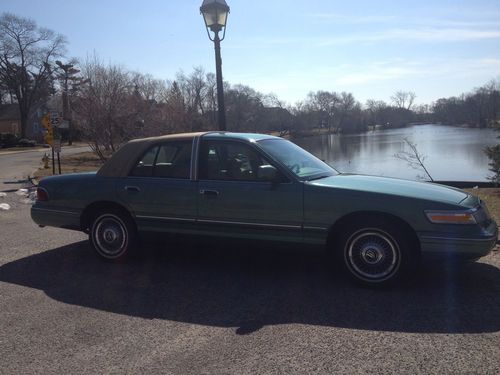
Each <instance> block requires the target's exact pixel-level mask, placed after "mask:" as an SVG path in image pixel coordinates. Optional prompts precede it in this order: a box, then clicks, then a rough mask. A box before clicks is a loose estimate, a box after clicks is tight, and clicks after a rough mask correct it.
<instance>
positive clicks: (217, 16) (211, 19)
mask: <svg viewBox="0 0 500 375" xmlns="http://www.w3.org/2000/svg"><path fill="white" fill-rule="evenodd" d="M200 12H201V14H202V15H203V19H204V20H205V26H206V28H207V34H208V38H209V39H210V40H211V41H212V42H214V46H215V71H216V77H217V107H218V113H219V130H222V131H225V130H226V108H225V105H224V86H223V80H222V58H221V56H220V42H222V41H223V40H224V37H225V36H226V23H227V16H228V14H229V6H228V5H227V4H226V1H225V0H203V4H202V5H201V7H200ZM210 31H212V32H213V37H212V35H211V34H210ZM221 31H223V34H222V38H221V37H220V36H219V32H221Z"/></svg>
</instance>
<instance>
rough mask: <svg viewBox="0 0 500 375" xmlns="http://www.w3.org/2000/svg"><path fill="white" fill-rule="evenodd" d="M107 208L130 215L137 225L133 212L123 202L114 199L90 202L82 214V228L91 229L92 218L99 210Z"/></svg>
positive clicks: (86, 230)
mask: <svg viewBox="0 0 500 375" xmlns="http://www.w3.org/2000/svg"><path fill="white" fill-rule="evenodd" d="M106 210H110V211H118V212H120V213H121V214H123V215H126V216H128V217H129V218H130V219H131V221H132V222H133V223H134V225H135V220H133V217H132V214H131V213H130V211H129V210H128V209H127V208H125V207H124V206H123V205H122V204H120V203H117V202H113V201H97V202H93V203H91V204H89V205H88V206H87V207H85V209H84V210H83V211H82V214H81V215H80V227H81V230H82V231H84V232H85V233H88V232H89V230H90V226H91V225H92V219H93V218H94V217H95V215H96V214H97V213H98V212H102V211H106Z"/></svg>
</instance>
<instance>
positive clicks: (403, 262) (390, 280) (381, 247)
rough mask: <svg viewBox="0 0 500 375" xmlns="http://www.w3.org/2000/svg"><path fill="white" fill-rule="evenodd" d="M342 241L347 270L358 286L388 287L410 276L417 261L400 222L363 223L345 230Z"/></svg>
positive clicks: (341, 248)
mask: <svg viewBox="0 0 500 375" xmlns="http://www.w3.org/2000/svg"><path fill="white" fill-rule="evenodd" d="M343 232H344V233H343V234H341V236H340V240H339V241H338V248H337V251H339V252H340V254H338V255H341V258H342V259H341V260H342V264H343V266H344V269H345V271H347V273H348V274H349V276H350V277H351V278H352V279H353V280H354V281H355V282H357V283H359V284H361V285H364V286H370V287H386V286H389V285H393V284H395V283H396V282H398V281H400V280H401V279H402V278H403V277H404V276H408V275H409V274H410V273H411V272H412V271H413V269H414V268H415V265H416V262H417V256H416V251H415V249H414V247H413V246H411V245H410V241H409V238H408V234H407V232H406V231H405V230H404V229H403V228H402V227H401V226H399V225H398V224H397V223H392V222H391V223H385V222H384V221H383V220H380V221H379V220H377V221H376V222H375V221H370V222H365V223H363V222H361V223H356V224H352V225H351V226H347V227H345V228H344V231H343Z"/></svg>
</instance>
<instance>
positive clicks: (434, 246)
mask: <svg viewBox="0 0 500 375" xmlns="http://www.w3.org/2000/svg"><path fill="white" fill-rule="evenodd" d="M419 239H420V249H421V251H422V255H424V256H426V255H443V256H446V257H457V258H462V259H468V258H469V259H474V258H480V257H483V256H485V255H488V254H489V253H490V251H491V249H493V247H494V246H495V245H496V243H497V239H498V227H497V224H496V223H495V222H494V221H491V223H490V224H489V225H488V226H487V227H485V228H482V229H481V232H480V233H478V234H477V235H475V236H470V237H467V238H465V237H460V236H456V235H448V234H441V233H425V234H420V235H419Z"/></svg>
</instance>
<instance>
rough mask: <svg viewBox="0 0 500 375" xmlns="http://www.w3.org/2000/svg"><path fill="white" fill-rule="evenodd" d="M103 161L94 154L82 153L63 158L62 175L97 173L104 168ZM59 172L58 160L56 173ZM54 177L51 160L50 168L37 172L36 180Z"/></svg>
mask: <svg viewBox="0 0 500 375" xmlns="http://www.w3.org/2000/svg"><path fill="white" fill-rule="evenodd" d="M102 164H103V163H102V161H101V160H100V159H99V157H98V156H97V155H96V154H94V153H93V152H82V153H79V154H74V155H68V156H64V155H62V156H61V173H62V174H66V173H78V172H91V171H96V170H98V169H99V168H101V166H102ZM57 172H58V166H57V159H56V173H57ZM45 176H52V160H49V168H40V169H38V170H37V171H36V172H35V177H36V178H38V179H39V178H41V177H45Z"/></svg>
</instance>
